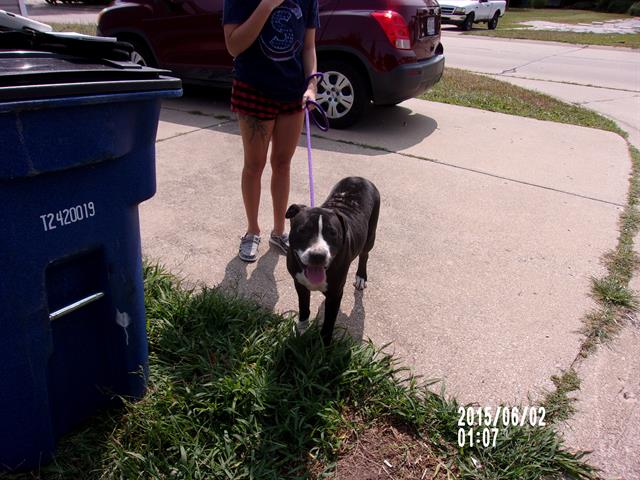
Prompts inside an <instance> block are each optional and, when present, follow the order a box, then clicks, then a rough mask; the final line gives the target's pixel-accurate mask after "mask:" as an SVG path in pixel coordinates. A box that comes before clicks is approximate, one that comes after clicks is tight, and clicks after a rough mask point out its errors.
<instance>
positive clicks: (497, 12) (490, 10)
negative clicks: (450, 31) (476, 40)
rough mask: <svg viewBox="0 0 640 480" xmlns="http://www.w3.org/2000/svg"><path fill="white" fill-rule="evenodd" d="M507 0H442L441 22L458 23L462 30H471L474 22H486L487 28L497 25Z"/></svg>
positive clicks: (505, 7) (493, 27) (491, 28)
mask: <svg viewBox="0 0 640 480" xmlns="http://www.w3.org/2000/svg"><path fill="white" fill-rule="evenodd" d="M506 9H507V2H506V1H504V0H442V1H441V2H440V12H441V14H442V23H444V24H453V25H458V26H459V27H460V28H462V29H463V30H471V28H472V27H473V24H474V23H486V24H487V26H488V27H489V30H494V29H495V28H496V27H497V26H498V19H499V18H500V17H501V16H503V15H504V12H505V10H506Z"/></svg>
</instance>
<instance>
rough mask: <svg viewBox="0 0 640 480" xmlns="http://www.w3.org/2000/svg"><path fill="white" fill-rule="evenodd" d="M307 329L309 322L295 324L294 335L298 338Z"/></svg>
mask: <svg viewBox="0 0 640 480" xmlns="http://www.w3.org/2000/svg"><path fill="white" fill-rule="evenodd" d="M308 329H309V320H303V321H301V322H296V334H297V335H298V336H301V335H304V332H306V331H307V330H308Z"/></svg>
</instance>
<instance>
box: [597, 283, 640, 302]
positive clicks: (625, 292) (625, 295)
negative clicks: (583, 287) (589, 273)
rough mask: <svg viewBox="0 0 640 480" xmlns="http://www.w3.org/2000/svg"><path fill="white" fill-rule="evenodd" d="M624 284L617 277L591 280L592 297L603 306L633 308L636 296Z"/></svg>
mask: <svg viewBox="0 0 640 480" xmlns="http://www.w3.org/2000/svg"><path fill="white" fill-rule="evenodd" d="M625 283H628V282H623V281H622V280H620V279H619V278H617V277H611V276H608V277H605V278H601V279H596V278H594V279H593V284H592V295H593V298H595V299H596V301H598V302H600V303H601V304H604V305H614V306H617V307H626V308H632V309H633V308H635V307H636V305H637V303H638V302H637V299H636V296H635V295H634V294H633V292H631V291H630V290H629V289H628V288H627V286H626V285H625Z"/></svg>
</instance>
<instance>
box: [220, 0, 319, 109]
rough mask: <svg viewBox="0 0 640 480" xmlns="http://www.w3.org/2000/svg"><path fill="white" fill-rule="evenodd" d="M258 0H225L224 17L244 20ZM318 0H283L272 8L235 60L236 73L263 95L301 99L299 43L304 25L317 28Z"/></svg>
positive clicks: (301, 69) (302, 35)
mask: <svg viewBox="0 0 640 480" xmlns="http://www.w3.org/2000/svg"><path fill="white" fill-rule="evenodd" d="M259 3H260V0H224V20H223V22H224V23H225V24H228V23H238V24H240V23H244V22H245V21H246V20H247V19H248V18H249V17H250V16H251V14H252V13H253V12H254V10H255V9H256V8H257V6H258V4H259ZM318 26H319V19H318V0H284V2H282V4H280V5H279V6H278V7H277V8H275V9H274V10H273V12H271V16H270V17H269V19H268V20H267V22H266V23H265V25H264V27H263V28H262V31H261V32H260V35H258V38H257V39H256V41H255V42H253V44H252V45H251V46H250V47H249V48H248V49H246V50H245V51H244V52H242V53H241V54H240V55H238V56H237V57H236V58H235V59H234V61H233V66H234V73H235V77H236V78H237V79H238V80H240V81H242V82H245V83H248V84H249V85H251V86H253V87H254V88H256V89H257V90H259V91H261V92H262V93H264V94H265V95H266V96H268V97H270V98H273V99H276V100H283V101H295V100H301V99H302V95H303V94H304V91H305V90H306V88H307V87H306V83H305V80H306V79H305V77H304V66H303V63H302V47H303V44H304V35H305V31H306V29H307V28H318Z"/></svg>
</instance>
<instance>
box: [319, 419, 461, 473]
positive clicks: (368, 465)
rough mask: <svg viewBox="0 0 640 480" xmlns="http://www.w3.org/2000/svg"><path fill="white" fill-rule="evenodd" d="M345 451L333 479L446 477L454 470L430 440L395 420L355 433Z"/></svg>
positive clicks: (347, 443) (340, 456) (346, 443)
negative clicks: (427, 441) (433, 447)
mask: <svg viewBox="0 0 640 480" xmlns="http://www.w3.org/2000/svg"><path fill="white" fill-rule="evenodd" d="M344 450H345V451H344V453H342V454H341V455H339V460H338V462H337V464H336V470H335V474H334V475H333V476H332V477H331V478H332V479H333V480H383V479H384V480H390V479H393V480H405V479H406V480H409V479H411V480H422V479H429V480H440V479H442V480H445V479H447V478H452V477H453V473H454V472H452V471H451V470H450V467H448V466H447V464H446V461H445V460H444V459H442V458H440V457H439V456H438V454H437V453H435V452H434V451H433V449H432V448H431V447H430V446H429V445H428V444H427V443H426V442H424V441H422V440H421V439H420V438H417V437H416V436H415V435H414V434H413V433H412V432H410V431H409V429H408V428H407V427H404V426H401V425H395V424H393V423H392V422H381V423H378V424H375V425H373V426H372V427H370V428H368V429H367V430H365V431H364V432H362V433H360V434H357V435H356V434H353V435H352V438H350V439H349V440H348V441H346V442H345V448H344Z"/></svg>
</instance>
